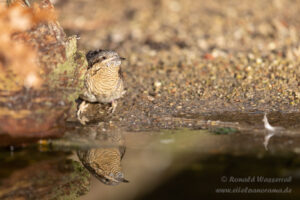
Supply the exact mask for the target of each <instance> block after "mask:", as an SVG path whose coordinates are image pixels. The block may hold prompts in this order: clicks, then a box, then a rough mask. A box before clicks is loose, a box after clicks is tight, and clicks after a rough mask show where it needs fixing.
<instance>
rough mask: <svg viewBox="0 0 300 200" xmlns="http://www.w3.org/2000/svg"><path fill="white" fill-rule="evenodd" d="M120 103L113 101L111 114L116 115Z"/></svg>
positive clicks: (110, 109)
mask: <svg viewBox="0 0 300 200" xmlns="http://www.w3.org/2000/svg"><path fill="white" fill-rule="evenodd" d="M117 105H118V102H117V101H116V100H113V101H112V102H111V108H109V111H111V113H114V112H115V110H116V108H117Z"/></svg>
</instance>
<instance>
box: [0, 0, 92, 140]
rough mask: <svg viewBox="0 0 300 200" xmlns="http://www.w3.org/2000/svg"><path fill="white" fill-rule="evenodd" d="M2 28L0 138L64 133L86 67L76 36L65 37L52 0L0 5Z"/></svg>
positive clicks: (0, 27)
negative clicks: (30, 4) (32, 3)
mask: <svg viewBox="0 0 300 200" xmlns="http://www.w3.org/2000/svg"><path fill="white" fill-rule="evenodd" d="M0 29H1V32H0V40H1V44H0V136H3V135H6V136H7V135H8V136H9V137H10V138H14V137H24V138H41V137H49V136H59V135H61V134H62V133H63V131H64V127H65V119H66V118H69V117H72V115H74V114H75V110H74V109H75V108H76V103H75V99H76V98H77V97H78V93H79V92H80V90H81V88H82V87H83V78H84V74H85V70H86V65H87V63H86V60H85V57H84V54H83V53H81V52H78V51H77V39H76V37H75V36H72V37H66V34H65V33H64V31H63V29H62V28H61V26H60V25H59V23H58V22H57V20H56V14H55V10H54V7H53V5H52V4H51V3H50V1H49V0H44V1H42V2H41V3H40V4H34V5H33V6H32V7H30V8H28V7H24V6H22V4H21V3H20V2H18V1H17V2H15V3H13V4H12V5H11V6H9V7H7V8H5V7H0ZM11 141H13V140H10V142H9V143H11ZM6 142H7V141H6ZM6 142H2V143H4V144H5V143H6ZM2 143H0V145H1V144H2Z"/></svg>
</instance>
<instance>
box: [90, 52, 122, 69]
mask: <svg viewBox="0 0 300 200" xmlns="http://www.w3.org/2000/svg"><path fill="white" fill-rule="evenodd" d="M86 59H87V61H88V69H89V68H91V67H92V66H93V65H94V64H96V63H100V64H102V65H104V66H106V67H119V66H120V65H121V62H122V60H125V58H122V57H120V56H119V55H118V53H117V52H115V51H112V50H101V49H100V50H95V51H89V52H88V53H87V54H86Z"/></svg>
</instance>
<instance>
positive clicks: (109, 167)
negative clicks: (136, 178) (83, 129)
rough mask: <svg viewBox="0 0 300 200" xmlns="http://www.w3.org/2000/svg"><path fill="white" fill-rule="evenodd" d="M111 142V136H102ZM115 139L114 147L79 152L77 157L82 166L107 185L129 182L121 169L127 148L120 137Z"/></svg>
mask: <svg viewBox="0 0 300 200" xmlns="http://www.w3.org/2000/svg"><path fill="white" fill-rule="evenodd" d="M103 138H105V139H106V140H111V135H109V134H105V135H104V137H103V135H102V139H103ZM117 138H118V139H116V137H114V139H113V145H114V146H111V145H110V147H103V148H93V149H89V150H79V151H77V155H78V157H79V159H80V161H81V162H82V164H83V165H84V166H85V168H87V169H88V170H89V171H90V173H91V174H92V175H93V176H95V177H96V178H97V179H99V180H100V181H101V182H103V183H105V184H107V185H117V184H119V183H127V182H129V181H128V180H126V179H125V178H124V174H123V172H122V168H121V160H122V158H123V156H124V154H125V150H126V147H125V146H124V144H123V140H121V139H120V137H117Z"/></svg>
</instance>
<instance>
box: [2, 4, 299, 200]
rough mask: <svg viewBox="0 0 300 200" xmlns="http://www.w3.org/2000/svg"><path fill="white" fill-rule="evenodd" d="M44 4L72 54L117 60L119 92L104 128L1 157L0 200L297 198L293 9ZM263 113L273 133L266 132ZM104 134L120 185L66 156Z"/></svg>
mask: <svg viewBox="0 0 300 200" xmlns="http://www.w3.org/2000/svg"><path fill="white" fill-rule="evenodd" d="M29 2H30V3H31V4H33V1H29ZM51 2H52V3H53V5H54V8H55V10H56V12H57V16H58V22H59V24H60V25H61V26H62V28H63V30H64V32H65V33H66V35H67V36H72V35H76V36H77V42H78V51H82V52H83V53H85V52H87V51H89V50H94V49H113V50H115V51H117V52H118V54H119V55H120V56H122V57H125V58H126V61H125V62H123V63H122V71H123V73H124V80H125V84H126V90H127V93H126V96H125V97H124V98H122V99H120V100H119V102H118V109H117V110H116V112H115V113H114V115H113V116H112V117H111V118H110V119H109V120H106V121H105V120H104V121H103V122H101V123H96V124H93V125H89V126H87V127H86V128H83V127H81V126H78V124H77V125H76V122H72V123H73V124H72V128H74V127H73V126H75V128H74V129H75V130H71V131H67V132H65V135H64V136H63V137H62V138H61V139H58V140H53V141H52V140H50V141H49V140H47V141H44V140H43V141H39V143H38V144H34V145H33V147H30V148H28V149H26V150H24V149H21V148H14V147H13V146H10V147H6V148H3V149H2V151H1V154H0V161H1V163H2V164H3V165H2V164H1V165H2V166H4V167H1V171H0V186H1V187H0V199H59V198H60V199H84V200H90V199H196V198H197V199H200V198H209V199H235V198H237V199H253V198H255V199H259V198H267V199H299V198H300V176H299V175H300V170H299V169H300V159H299V153H300V149H299V139H300V138H299V130H300V125H299V117H300V114H299V103H300V89H299V85H300V82H299V78H300V68H299V65H300V57H299V56H300V18H299V13H300V1H298V0H244V1H237V0H211V1H207V0H138V1H136V0H126V1H125V0H51ZM5 3H6V2H4V1H3V2H2V4H3V5H4V4H5ZM1 6H2V5H1ZM264 113H267V114H268V115H267V116H268V119H269V121H270V123H271V125H274V126H280V127H281V128H283V129H280V130H281V131H279V132H275V133H274V132H268V131H267V130H266V129H265V127H264V123H263V122H262V119H263V116H264ZM74 124H75V125H74ZM282 130H283V131H282ZM110 132H111V133H116V132H117V133H119V134H120V135H122V137H123V138H124V141H125V142H124V144H123V139H122V145H124V146H126V152H125V154H124V155H122V156H121V157H123V156H124V158H122V160H121V166H122V168H121V169H122V171H123V172H124V176H125V178H126V179H128V180H129V183H121V184H119V185H117V186H109V185H105V184H103V183H102V182H100V181H99V180H98V179H97V178H95V176H94V175H93V173H91V175H90V174H89V173H88V171H87V170H86V169H85V168H83V166H82V165H81V164H80V159H79V158H78V157H77V154H76V152H75V150H78V149H80V150H82V149H81V148H83V147H84V150H86V146H89V148H92V147H91V143H93V142H95V141H98V140H99V142H100V144H99V146H98V147H99V148H100V147H101V145H102V142H103V141H106V140H107V138H108V139H109V138H110V137H111V136H109V135H110V134H108V136H105V137H102V136H101V135H103V133H110ZM95 138H98V140H96V139H95ZM49 143H51V145H49ZM93 144H94V143H93ZM113 145H115V146H117V147H119V146H120V143H119V141H118V142H117V143H116V144H113ZM74 146H76V148H74ZM96 146H97V145H96ZM82 160H84V159H81V161H82ZM36 169H39V170H38V171H37V170H36ZM89 170H90V169H89ZM47 173H48V174H47ZM62 177H64V178H62ZM230 177H235V178H240V180H237V181H233V182H230V181H229V180H230ZM249 177H250V179H252V178H254V180H255V181H254V182H249V181H247V180H248V179H245V178H249ZM257 177H263V178H273V179H276V180H277V179H278V178H283V180H284V181H279V182H276V183H273V182H268V181H266V182H263V183H262V182H259V181H258V180H257ZM235 180H236V179H235ZM243 180H244V181H243ZM245 188H252V189H265V190H264V192H244V193H246V194H244V193H243V192H241V189H245ZM224 189H229V190H224ZM233 189H236V190H235V192H233V191H232V190H233ZM271 189H276V191H272V192H270V190H271ZM267 190H268V191H267ZM49 191H51V192H49ZM56 191H57V192H56Z"/></svg>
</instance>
